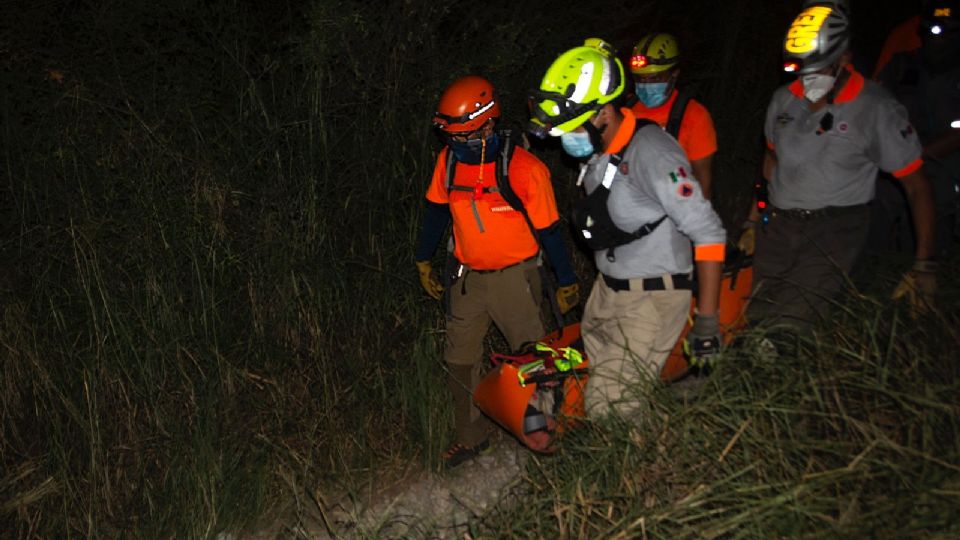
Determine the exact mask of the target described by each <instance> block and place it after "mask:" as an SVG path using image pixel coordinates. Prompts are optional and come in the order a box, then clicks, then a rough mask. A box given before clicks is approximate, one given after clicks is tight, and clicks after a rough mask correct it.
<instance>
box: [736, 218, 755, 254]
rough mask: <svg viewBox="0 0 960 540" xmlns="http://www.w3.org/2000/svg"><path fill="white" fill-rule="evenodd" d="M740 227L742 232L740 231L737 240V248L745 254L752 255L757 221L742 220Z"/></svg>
mask: <svg viewBox="0 0 960 540" xmlns="http://www.w3.org/2000/svg"><path fill="white" fill-rule="evenodd" d="M742 228H743V232H742V233H740V239H739V240H737V249H739V250H740V251H742V252H744V253H746V254H747V255H753V250H754V249H755V248H756V246H757V222H756V221H749V220H748V221H744V222H743V227H742Z"/></svg>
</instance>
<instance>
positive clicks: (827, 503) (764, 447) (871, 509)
mask: <svg viewBox="0 0 960 540" xmlns="http://www.w3.org/2000/svg"><path fill="white" fill-rule="evenodd" d="M952 294H955V293H952ZM941 315H943V317H937V316H933V317H930V318H928V319H924V320H923V321H922V323H923V324H922V325H920V326H918V325H917V324H916V323H915V322H913V321H911V320H909V319H907V318H905V317H906V315H905V313H904V312H903V311H901V310H900V307H899V306H889V305H887V306H883V305H881V304H880V303H878V302H876V301H874V300H869V299H864V300H863V301H862V302H858V303H854V304H853V305H849V306H846V308H845V311H844V316H843V320H842V321H841V322H840V324H838V325H837V327H836V328H835V330H834V331H832V332H831V331H827V330H824V332H823V333H821V334H820V338H819V339H818V341H817V342H814V343H806V344H804V345H803V346H802V347H800V349H799V354H798V355H797V356H789V357H776V356H770V355H769V354H764V353H762V352H761V351H762V350H763V349H762V348H761V347H759V345H758V340H759V339H760V338H761V337H762V335H760V334H752V335H748V336H746V338H745V342H744V343H743V344H742V346H741V347H740V348H738V349H735V350H733V351H732V352H730V353H729V354H728V355H727V356H726V357H725V358H724V363H723V364H721V366H720V368H719V369H718V370H717V371H716V372H714V373H713V374H712V375H711V377H710V378H709V380H708V381H707V382H706V383H705V384H704V385H703V386H702V387H701V388H700V389H699V390H698V391H697V392H696V393H694V394H692V395H691V394H690V393H678V392H676V391H675V390H672V389H671V388H660V389H659V390H658V391H657V392H655V393H654V394H653V395H651V396H650V406H651V410H650V411H649V412H648V413H647V414H644V415H641V416H639V417H638V418H632V419H626V420H620V419H608V420H606V421H603V422H598V423H595V424H593V425H592V427H591V429H587V430H583V431H581V432H578V433H576V434H575V437H571V438H568V439H567V440H566V441H565V445H564V447H563V450H562V452H560V453H558V454H557V455H556V456H552V457H550V458H547V459H540V460H537V462H536V463H535V466H533V467H530V468H529V471H528V476H527V485H526V489H525V490H524V491H523V492H522V494H521V496H520V497H519V498H518V499H516V500H510V501H509V502H508V503H506V504H504V505H503V506H502V508H501V512H500V513H499V514H497V515H495V516H492V517H489V518H488V521H486V522H485V523H484V526H485V527H486V528H485V529H482V530H484V531H487V533H485V534H492V532H493V531H496V532H497V534H504V531H509V533H507V535H508V536H511V537H518V538H718V537H720V538H837V537H855V538H863V537H866V538H921V537H922V538H949V537H954V536H956V534H957V533H958V526H957V524H956V522H955V520H954V519H953V518H952V517H951V516H952V514H953V512H954V510H953V509H955V508H956V506H957V504H958V502H960V491H958V490H957V486H958V485H960V484H958V482H960V424H958V422H957V418H958V412H960V411H958V403H957V400H956V397H955V396H956V395H957V392H958V390H960V377H958V375H960V367H958V364H957V363H956V362H954V361H953V356H954V355H955V348H956V343H957V342H958V339H957V338H958V337H960V336H958V335H957V333H956V317H957V312H956V308H955V306H949V307H948V308H947V309H946V311H945V312H943V313H941ZM481 536H484V534H481Z"/></svg>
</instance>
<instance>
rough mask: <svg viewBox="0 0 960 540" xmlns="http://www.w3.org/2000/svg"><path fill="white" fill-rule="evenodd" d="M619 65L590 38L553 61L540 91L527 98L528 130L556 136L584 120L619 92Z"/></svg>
mask: <svg viewBox="0 0 960 540" xmlns="http://www.w3.org/2000/svg"><path fill="white" fill-rule="evenodd" d="M624 84H625V83H624V74H623V64H621V63H620V60H618V59H617V55H616V51H615V50H614V49H613V47H612V46H611V45H610V44H608V43H607V42H605V41H603V40H602V39H599V38H590V39H588V40H586V41H585V42H584V44H583V45H581V46H580V47H574V48H573V49H570V50H569V51H567V52H565V53H563V54H561V55H560V56H558V57H557V59H556V60H554V61H553V64H551V65H550V67H549V68H548V69H547V73H546V74H545V75H544V76H543V81H542V82H541V83H540V88H539V89H538V90H536V91H534V92H533V94H532V95H531V96H530V108H531V114H532V115H533V118H531V119H530V131H531V132H532V133H533V134H534V135H537V136H539V137H543V136H545V135H547V134H549V135H551V136H553V137H559V136H560V135H563V134H564V133H567V132H569V131H573V130H575V129H577V128H578V127H580V125H581V124H583V123H584V122H586V121H587V119H588V118H590V116H591V115H593V114H594V113H595V112H596V111H597V110H599V109H600V108H601V107H603V106H604V105H606V104H607V103H610V102H611V101H613V100H614V99H616V98H617V96H619V95H620V94H622V93H623V88H624Z"/></svg>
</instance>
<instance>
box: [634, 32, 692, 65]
mask: <svg viewBox="0 0 960 540" xmlns="http://www.w3.org/2000/svg"><path fill="white" fill-rule="evenodd" d="M679 61H680V45H678V44H677V38H675V37H673V36H672V35H670V34H665V33H663V32H661V33H659V34H649V35H646V36H643V38H641V39H640V41H638V42H637V44H636V45H635V46H634V47H633V56H631V57H630V71H631V72H633V73H636V74H637V75H653V74H654V73H660V72H663V71H666V70H668V69H673V68H674V67H676V65H677V62H679Z"/></svg>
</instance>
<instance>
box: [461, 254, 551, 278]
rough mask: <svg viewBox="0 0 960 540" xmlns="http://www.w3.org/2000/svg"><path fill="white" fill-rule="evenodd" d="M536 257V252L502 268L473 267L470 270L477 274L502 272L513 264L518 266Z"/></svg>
mask: <svg viewBox="0 0 960 540" xmlns="http://www.w3.org/2000/svg"><path fill="white" fill-rule="evenodd" d="M536 258H537V254H534V255H531V256H530V257H527V258H526V259H524V260H522V261H517V262H515V263H513V264H508V265H507V266H504V267H503V268H496V269H493V270H477V269H475V268H471V269H470V271H471V272H476V273H478V274H496V273H497V272H503V271H504V270H509V269H510V268H513V267H514V266H520V265H521V264H523V263H525V262H530V261H532V260H534V259H536Z"/></svg>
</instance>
